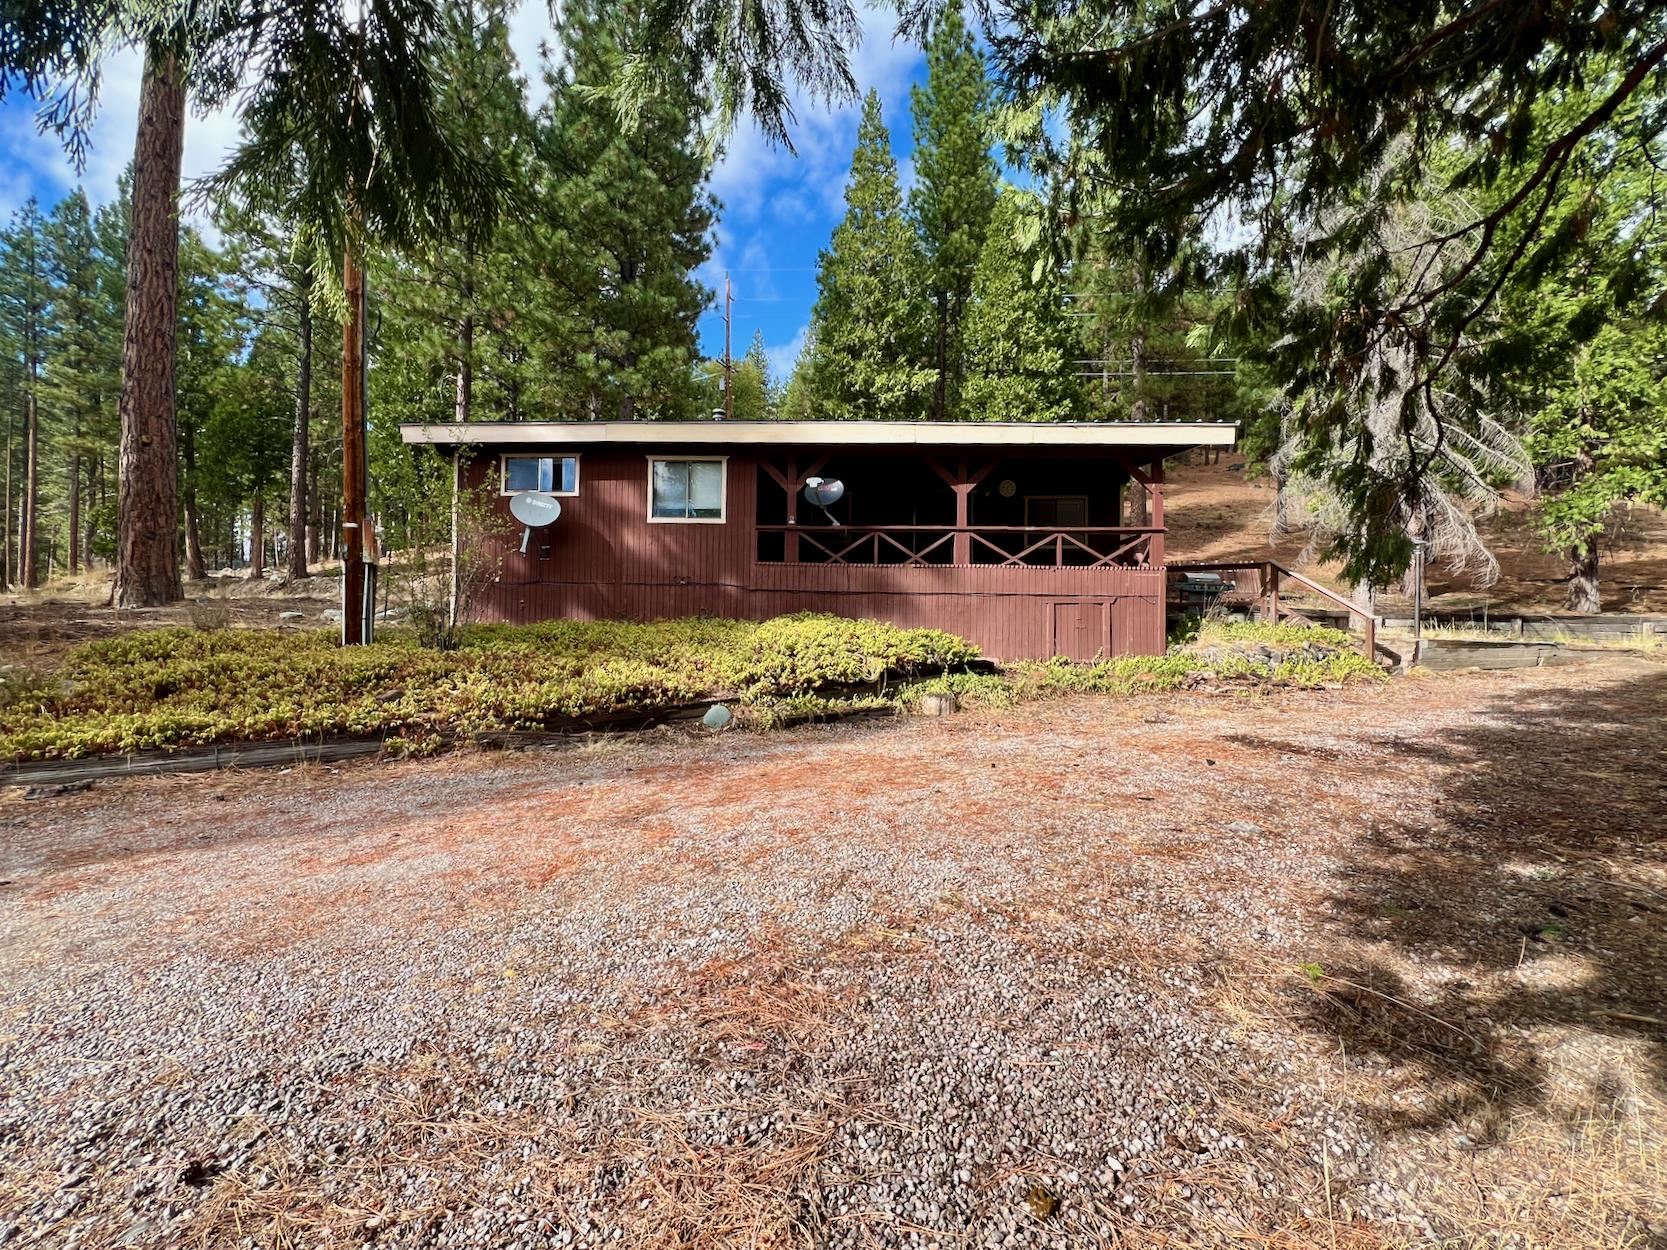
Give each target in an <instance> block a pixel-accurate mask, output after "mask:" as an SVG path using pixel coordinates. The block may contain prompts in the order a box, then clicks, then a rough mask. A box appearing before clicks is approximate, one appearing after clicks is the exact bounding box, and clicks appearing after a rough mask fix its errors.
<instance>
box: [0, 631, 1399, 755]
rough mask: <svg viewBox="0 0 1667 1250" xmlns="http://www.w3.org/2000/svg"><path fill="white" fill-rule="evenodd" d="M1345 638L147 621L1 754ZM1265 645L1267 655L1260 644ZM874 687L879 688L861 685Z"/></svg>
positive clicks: (1334, 634) (778, 705)
mask: <svg viewBox="0 0 1667 1250" xmlns="http://www.w3.org/2000/svg"><path fill="white" fill-rule="evenodd" d="M1351 646H1352V644H1351V641H1350V639H1349V638H1348V635H1346V634H1344V633H1342V632H1341V631H1339V630H1327V629H1308V628H1303V627H1300V626H1292V625H1280V626H1272V627H1270V626H1263V625H1249V626H1246V625H1220V624H1211V623H1207V624H1206V625H1205V627H1204V629H1203V630H1201V631H1200V636H1199V641H1198V642H1195V643H1193V644H1190V645H1189V646H1187V647H1181V648H1176V649H1173V650H1172V651H1171V652H1170V653H1169V654H1167V655H1162V656H1122V657H1115V658H1112V659H1106V660H1101V661H1099V662H1097V663H1093V664H1071V663H1067V662H1065V661H1063V660H1053V661H1048V662H1045V663H1044V662H1021V663H1016V664H1010V665H1007V666H1005V667H1004V668H1003V669H1002V670H1001V671H999V672H993V673H991V672H971V671H967V670H966V666H967V664H968V662H969V661H972V660H975V659H977V658H978V651H977V648H976V647H974V646H973V645H972V644H970V643H968V642H967V641H965V640H964V639H961V638H957V637H955V636H954V635H952V634H946V633H942V632H940V631H938V630H927V629H900V628H898V627H897V626H894V625H887V624H884V623H882V622H878V621H853V620H846V619H844V618H841V617H833V616H822V615H816V614H809V613H807V614H800V615H796V616H787V617H779V618H777V619H775V620H772V621H766V622H764V623H762V624H756V623H752V622H746V621H723V620H708V619H695V620H678V621H655V622H649V623H632V622H619V621H598V622H580V621H550V622H545V623H542V624H538V625H527V626H475V627H471V628H469V629H467V630H465V631H464V632H463V634H462V636H461V638H460V640H459V643H458V645H457V647H456V649H454V650H447V651H438V650H433V649H430V648H426V647H423V646H420V645H419V644H418V642H417V640H416V637H415V635H414V634H412V633H398V632H394V633H390V634H389V635H387V636H386V637H385V638H383V639H382V640H380V641H378V642H377V643H376V644H375V645H373V646H369V647H347V648H344V647H340V646H337V645H336V642H335V638H334V636H333V634H330V633H325V632H290V631H275V630H244V629H216V630H208V631H203V630H192V629H159V630H148V631H138V632H135V633H130V634H126V635H123V636H121V637H118V638H113V639H108V640H103V641H99V642H93V643H87V644H85V645H83V646H81V647H78V648H76V649H75V650H74V651H72V652H70V653H69V655H68V656H67V657H66V658H65V660H64V662H63V663H62V664H61V665H60V666H59V668H58V669H57V671H56V672H52V673H48V674H40V675H33V676H31V678H30V680H28V681H8V682H0V759H9V760H38V759H68V758H76V757H81V756H89V755H101V754H109V753H113V752H126V751H140V750H146V749H151V748H175V747H190V746H203V745H208V744H211V743H222V742H254V741H263V740H273V739H287V738H295V737H303V736H305V737H317V736H329V735H362V736H380V737H383V738H386V739H387V740H388V741H389V742H390V744H391V748H392V749H393V750H394V751H395V752H396V753H417V754H420V753H428V752H431V751H434V750H438V749H440V748H441V747H443V746H444V745H445V743H446V742H448V741H450V740H452V739H454V738H456V737H460V736H468V735H471V734H477V733H485V732H493V731H514V730H541V729H548V728H552V727H556V726H561V725H565V724H569V723H571V722H572V721H573V720H574V719H581V720H582V719H586V718H594V717H605V716H607V715H609V714H611V713H634V712H642V713H652V712H654V711H657V710H661V709H665V708H670V707H674V706H677V705H679V704H684V703H689V702H693V701H696V700H699V699H706V698H724V699H728V700H731V701H734V702H735V703H737V704H738V706H739V710H740V712H741V722H742V723H743V724H745V725H749V726H753V727H758V728H770V727H774V726H779V725H784V724H792V723H797V722H800V721H804V720H808V719H825V718H827V717H829V716H833V715H837V714H840V713H842V712H850V711H859V710H877V709H880V708H884V707H894V706H900V707H904V708H910V707H914V706H917V705H918V703H919V700H920V698H921V697H922V696H923V695H925V694H929V693H950V694H954V695H956V696H957V697H958V698H959V699H960V700H961V701H962V702H963V703H966V704H970V705H983V706H995V707H1006V706H1011V705H1013V704H1015V703H1018V702H1021V701H1023V700H1027V699H1038V698H1048V697H1052V696H1056V695H1068V694H1115V695H1127V694H1138V693H1142V692H1147V691H1160V690H1175V689H1179V688H1182V687H1185V686H1188V685H1192V684H1196V683H1197V682H1199V681H1202V680H1206V679H1211V678H1218V679H1245V680H1250V681H1259V682H1271V683H1277V684H1280V685H1291V686H1327V685H1334V684H1337V683H1340V682H1343V681H1349V680H1355V679H1358V678H1365V677H1371V678H1381V676H1382V674H1381V673H1380V672H1379V670H1378V669H1377V668H1376V667H1375V666H1373V665H1372V664H1370V663H1368V662H1367V660H1366V659H1365V658H1364V657H1362V656H1360V655H1358V654H1356V653H1355V652H1354V651H1353V650H1352V649H1350V648H1351ZM1269 649H1271V651H1270V650H1269ZM867 684H872V686H873V689H857V690H853V687H860V686H864V685H867Z"/></svg>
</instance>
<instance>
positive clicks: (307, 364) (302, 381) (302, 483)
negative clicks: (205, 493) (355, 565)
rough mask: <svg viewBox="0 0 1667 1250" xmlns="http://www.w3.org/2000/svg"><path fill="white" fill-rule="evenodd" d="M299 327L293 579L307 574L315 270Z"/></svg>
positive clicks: (307, 282) (304, 293) (305, 283)
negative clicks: (309, 426)
mask: <svg viewBox="0 0 1667 1250" xmlns="http://www.w3.org/2000/svg"><path fill="white" fill-rule="evenodd" d="M299 288H300V289H299V294H300V296H301V308H300V326H299V330H298V335H297V337H298V340H299V342H298V350H297V352H296V369H295V416H294V424H293V426H292V428H291V430H290V441H289V569H288V573H289V576H290V577H291V578H296V577H306V576H307V575H308V574H307V557H308V549H307V470H308V469H309V467H310V461H311V456H310V455H309V452H308V447H307V433H308V422H310V421H311V420H312V402H313V400H312V395H313V308H312V298H313V281H312V270H311V269H306V270H303V272H302V277H301V282H300V284H299Z"/></svg>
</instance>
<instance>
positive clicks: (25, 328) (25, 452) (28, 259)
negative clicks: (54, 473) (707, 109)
mask: <svg viewBox="0 0 1667 1250" xmlns="http://www.w3.org/2000/svg"><path fill="white" fill-rule="evenodd" d="M46 250H47V249H46V237H45V230H44V223H43V221H42V219H41V213H40V206H39V205H38V204H37V203H36V202H35V201H34V200H33V199H31V200H30V201H29V202H28V203H27V204H25V205H24V206H23V207H22V208H21V209H19V210H18V211H17V212H16V213H14V214H13V215H12V222H11V226H10V227H9V228H8V229H7V230H6V231H5V233H4V234H3V235H0V319H3V320H4V322H5V324H6V328H7V331H8V333H7V338H8V339H9V340H10V342H11V345H12V350H13V351H14V352H16V353H17V360H18V364H19V382H20V385H19V389H18V392H17V396H18V407H19V411H20V414H21V417H22V438H21V448H20V449H21V453H22V458H23V465H22V490H21V493H20V496H19V499H18V502H17V505H16V508H17V512H16V517H17V531H16V533H17V539H16V544H17V565H16V577H17V581H18V582H19V583H20V584H21V585H23V586H25V587H35V586H38V585H40V582H41V568H40V556H41V541H40V532H39V530H40V480H41V371H42V369H43V368H44V367H45V365H46V349H47V339H48V335H49V333H50V319H51V315H52V307H51V302H52V285H51V280H50V277H49V275H48V273H47V260H46ZM10 467H11V462H10V453H9V452H8V460H7V468H8V470H9V469H10ZM9 480H10V477H9V474H8V482H9ZM7 505H8V511H9V509H10V507H11V498H10V493H9V489H8V495H7Z"/></svg>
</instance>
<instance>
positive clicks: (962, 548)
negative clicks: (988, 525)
mask: <svg viewBox="0 0 1667 1250" xmlns="http://www.w3.org/2000/svg"><path fill="white" fill-rule="evenodd" d="M956 470H957V472H956V474H955V481H954V482H953V483H952V486H953V489H954V491H955V541H954V543H952V544H951V545H952V546H953V547H954V552H953V559H954V561H955V563H956V564H958V565H966V564H971V563H972V535H971V534H969V533H968V532H967V526H968V525H970V524H971V523H972V522H971V518H972V488H973V483H971V482H969V481H968V480H967V461H966V457H965V456H963V457H962V458H961V461H960V463H959V464H958V465H956Z"/></svg>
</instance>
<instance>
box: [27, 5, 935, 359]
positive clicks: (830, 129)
mask: <svg viewBox="0 0 1667 1250" xmlns="http://www.w3.org/2000/svg"><path fill="white" fill-rule="evenodd" d="M895 20H896V19H895V13H894V12H893V11H891V10H890V9H889V8H888V9H885V10H880V11H873V10H869V11H866V12H865V13H864V23H863V24H864V37H863V40H862V42H861V44H860V45H858V47H857V48H855V49H853V50H852V53H851V58H852V68H853V70H854V72H855V74H856V77H857V81H858V84H859V87H860V89H861V90H862V91H867V90H868V89H869V88H870V87H874V88H876V89H878V90H879V92H880V95H881V98H882V99H883V100H884V102H885V114H886V123H887V125H888V126H890V128H891V133H892V150H893V151H894V152H895V153H896V154H897V158H898V162H899V165H900V166H901V170H902V174H903V178H904V182H905V185H907V183H908V180H909V177H910V173H911V168H912V167H911V164H910V161H909V149H910V147H911V146H912V145H911V136H910V121H909V87H910V85H911V84H913V83H915V82H918V81H920V80H921V79H922V78H923V77H924V74H925V57H924V55H923V54H922V53H921V52H920V50H919V49H918V48H916V47H914V46H912V45H910V44H907V43H905V42H901V41H896V40H894V39H893V38H892V27H893V23H894V22H895ZM550 34H551V32H550V23H549V19H548V16H547V13H546V10H545V8H544V6H543V4H541V3H540V2H539V0H525V3H523V5H522V7H521V9H520V10H519V11H518V12H517V13H516V14H515V17H514V19H513V33H512V42H513V43H514V46H515V48H516V52H517V54H518V56H519V57H520V59H521V63H522V72H523V73H524V74H526V75H527V76H528V78H529V79H530V80H532V81H533V82H535V83H536V82H537V81H538V79H539V75H538V73H537V68H536V67H537V63H538V61H537V48H538V46H539V44H540V42H541V41H544V40H547V39H548V38H550ZM139 69H140V62H139V57H138V55H137V54H136V53H131V52H129V53H121V54H118V55H116V56H114V57H113V58H112V59H111V60H110V61H109V62H108V64H107V65H106V68H105V76H104V86H103V92H102V95H101V99H102V101H103V105H102V108H101V110H100V113H99V118H98V122H97V124H96V126H95V128H94V131H93V148H92V153H91V156H90V158H89V160H88V164H87V168H86V171H85V173H84V175H83V176H82V177H81V178H80V179H79V181H81V182H82V184H83V185H84V186H85V187H86V188H87V194H88V195H89V196H91V197H92V199H93V200H94V201H95V202H102V201H104V200H106V199H108V198H109V197H110V195H111V194H112V193H113V192H114V190H115V185H116V179H117V178H118V177H119V176H120V174H121V171H122V170H123V169H124V168H125V167H126V165H127V162H128V160H129V159H130V158H131V157H132V154H133V126H134V117H135V114H136V111H137V107H138V97H139ZM539 102H540V101H539V100H537V99H536V98H535V99H534V101H533V103H534V104H537V103H539ZM795 113H796V114H797V119H796V121H795V123H794V125H793V127H792V133H793V141H794V147H795V151H794V152H789V151H787V150H786V149H785V148H781V147H777V146H774V145H772V144H771V143H770V142H769V141H768V140H766V139H764V138H763V136H762V135H760V134H759V132H758V130H757V129H756V128H755V127H753V126H751V125H743V126H742V127H741V128H740V129H739V130H738V131H737V132H736V133H735V134H734V135H732V136H731V137H730V140H729V142H728V144H727V147H726V150H725V153H724V157H723V160H722V162H721V163H720V164H719V166H718V167H717V169H716V170H715V171H714V173H713V177H712V184H711V186H712V191H713V193H714V194H716V195H717V197H718V199H719V200H720V201H721V202H722V204H723V209H722V212H721V215H720V218H719V221H718V226H717V230H716V235H717V247H716V249H715V251H714V254H713V256H712V259H711V261H710V262H709V263H708V264H707V265H706V266H704V267H703V269H702V270H701V272H700V278H701V280H702V281H703V282H704V283H705V284H706V286H708V287H709V288H711V289H712V290H714V291H717V292H718V293H719V296H720V299H719V304H720V305H721V295H722V291H723V279H724V273H725V271H726V270H727V271H728V272H729V273H730V275H731V279H732V281H733V283H734V289H735V324H734V343H735V352H736V354H737V355H740V354H741V353H742V352H744V351H746V349H747V344H748V343H750V342H751V341H752V336H753V332H754V331H755V330H762V331H763V332H764V341H765V344H766V346H767V347H768V349H769V352H770V358H771V365H772V372H773V373H774V374H775V375H776V376H777V378H778V380H784V379H785V377H786V374H787V372H788V371H789V370H790V369H791V368H792V364H793V361H794V359H795V358H796V357H797V356H798V351H799V347H800V345H801V344H802V343H803V341H804V333H805V327H806V324H807V323H808V321H809V319H810V308H811V305H812V303H814V301H815V299H816V254H817V252H818V251H819V250H820V249H821V248H823V247H825V246H826V245H827V242H828V237H829V235H830V234H831V233H832V231H833V228H834V226H835V224H836V223H837V222H838V221H839V219H840V217H841V216H842V215H843V212H844V202H843V194H844V186H845V175H846V171H847V169H848V168H849V165H850V159H851V149H852V147H853V146H854V145H855V143H856V134H857V114H858V105H857V104H856V103H855V102H853V103H849V104H846V105H843V106H842V107H839V108H829V107H828V106H827V105H826V104H824V103H821V102H817V101H812V100H807V99H804V98H800V99H798V100H797V101H796V103H795ZM236 135H237V122H236V118H235V117H233V116H232V115H231V114H229V113H218V114H210V115H208V116H198V115H195V114H194V115H193V116H192V117H191V118H190V119H189V121H188V122H187V125H186V145H185V175H186V177H187V178H190V177H192V176H195V175H200V174H204V173H207V172H209V171H210V170H212V169H214V168H215V167H216V166H217V165H218V164H219V162H220V161H221V159H222V158H223V156H224V154H225V152H226V150H227V149H228V147H229V146H230V145H231V144H232V142H233V141H234V140H235V138H236ZM0 152H3V153H4V157H3V163H0V219H3V218H4V217H9V216H10V214H11V212H12V210H13V209H15V208H17V207H18V206H19V205H21V204H22V203H23V202H24V201H25V200H27V199H28V198H29V196H31V195H34V196H36V197H38V198H39V199H40V200H41V201H42V203H43V205H46V204H50V203H52V202H54V201H56V200H57V199H58V198H59V197H61V196H62V195H63V194H64V193H65V192H67V191H69V190H70V189H71V188H73V187H74V185H75V184H76V182H77V180H78V179H77V177H76V175H75V171H74V170H73V169H72V168H71V167H70V164H69V162H68V160H67V159H66V158H65V157H64V155H63V152H62V149H61V148H60V146H59V144H58V142H57V140H56V139H55V138H53V137H52V136H50V135H41V134H39V133H37V131H36V128H35V124H34V112H33V106H32V105H31V104H30V103H29V102H28V101H25V100H23V99H21V98H19V97H18V96H16V95H15V94H14V95H12V96H11V97H9V98H8V99H7V100H6V101H5V103H4V104H0ZM374 279H375V275H374V274H373V275H372V280H373V281H374ZM700 332H701V343H702V346H703V348H704V349H705V350H706V351H707V352H708V353H709V354H712V355H718V354H721V353H722V351H723V316H722V310H721V306H720V307H717V308H714V309H713V310H712V311H710V312H708V313H707V314H706V315H705V316H703V317H702V318H701V321H700Z"/></svg>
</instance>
